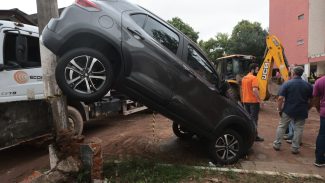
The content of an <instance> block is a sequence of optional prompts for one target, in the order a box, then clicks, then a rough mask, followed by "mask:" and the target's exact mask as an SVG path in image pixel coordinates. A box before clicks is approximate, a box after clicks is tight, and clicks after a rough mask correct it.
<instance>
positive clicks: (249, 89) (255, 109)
mask: <svg viewBox="0 0 325 183" xmlns="http://www.w3.org/2000/svg"><path fill="white" fill-rule="evenodd" d="M258 70H259V67H258V65H257V64H255V63H252V64H250V65H249V71H250V72H249V73H248V74H247V75H246V76H245V77H243V79H242V83H241V86H242V103H243V104H244V107H245V109H246V111H247V112H248V113H249V115H250V116H251V118H252V120H253V121H254V122H255V124H256V126H257V124H258V114H259V111H260V101H261V100H260V97H259V91H258V81H257V77H256V74H257V73H258ZM256 133H257V132H256ZM255 141H264V139H263V138H261V137H260V136H258V133H257V134H256V139H255Z"/></svg>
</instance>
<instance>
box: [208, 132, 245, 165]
mask: <svg viewBox="0 0 325 183" xmlns="http://www.w3.org/2000/svg"><path fill="white" fill-rule="evenodd" d="M208 148H209V154H210V156H211V159H212V162H213V163H215V164H217V163H219V164H221V165H228V164H233V163H236V162H237V161H238V160H239V158H241V157H242V155H243V152H244V149H245V145H244V141H243V138H242V136H240V135H239V134H238V133H237V132H236V131H234V130H231V129H229V130H226V131H224V132H222V133H221V134H220V135H218V136H217V137H216V138H215V139H214V140H212V141H211V142H210V144H209V147H208Z"/></svg>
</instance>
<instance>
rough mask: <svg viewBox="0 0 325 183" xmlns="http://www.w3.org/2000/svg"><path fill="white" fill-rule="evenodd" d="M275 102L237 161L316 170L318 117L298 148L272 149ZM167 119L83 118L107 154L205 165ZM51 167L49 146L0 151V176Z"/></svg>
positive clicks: (255, 166) (11, 177) (7, 178)
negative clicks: (248, 149) (297, 150)
mask: <svg viewBox="0 0 325 183" xmlns="http://www.w3.org/2000/svg"><path fill="white" fill-rule="evenodd" d="M275 109H276V106H275V103H273V102H267V103H265V105H264V107H263V109H262V111H261V113H260V121H259V134H260V135H261V136H262V137H264V138H265V141H264V142H256V143H255V144H254V146H253V148H252V151H251V152H250V154H249V155H248V157H246V159H242V160H240V162H239V163H238V164H236V165H234V166H235V167H238V168H244V169H248V170H268V171H280V172H297V173H308V174H320V175H322V176H323V177H325V171H324V169H320V168H316V167H314V166H313V165H312V163H313V162H314V150H315V139H316V135H317V133H318V128H319V117H318V114H317V112H316V111H315V110H311V111H310V118H309V119H308V120H307V122H306V125H305V131H304V137H303V146H302V148H301V153H300V154H298V155H293V154H291V153H290V145H289V144H287V143H285V142H283V146H282V149H281V151H279V152H276V151H274V150H273V149H272V141H273V140H274V136H275V130H276V126H277V124H278V120H279V117H278V115H277V112H276V110H275ZM171 125H172V123H171V121H170V120H169V119H167V118H165V117H163V116H162V115H159V114H157V115H154V116H153V115H152V114H148V113H138V114H134V115H130V116H115V117H111V118H109V119H105V120H98V121H92V122H89V123H88V124H86V126H85V131H84V134H85V135H86V136H87V138H91V137H99V138H100V139H102V140H103V153H104V156H105V157H106V158H111V159H125V158H131V157H141V158H149V159H158V160H160V161H163V162H165V163H181V164H193V165H204V166H208V165H209V159H208V158H207V153H206V148H205V146H204V143H202V141H200V140H199V139H197V138H194V139H192V140H191V141H182V140H179V139H177V138H176V137H175V136H174V134H173V132H172V129H171ZM48 167H49V159H48V152H47V148H44V147H43V148H39V147H34V146H30V145H20V146H17V147H13V148H10V149H7V150H4V151H1V152H0V180H1V182H17V181H19V180H21V179H22V178H23V177H25V176H26V175H29V174H30V173H31V172H32V171H33V170H45V169H48Z"/></svg>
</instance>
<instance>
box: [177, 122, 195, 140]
mask: <svg viewBox="0 0 325 183" xmlns="http://www.w3.org/2000/svg"><path fill="white" fill-rule="evenodd" d="M173 132H174V134H175V135H176V136H177V137H179V138H181V139H190V138H192V137H193V135H194V133H193V132H191V131H189V130H187V129H186V128H185V127H183V126H181V125H180V124H178V123H175V122H173Z"/></svg>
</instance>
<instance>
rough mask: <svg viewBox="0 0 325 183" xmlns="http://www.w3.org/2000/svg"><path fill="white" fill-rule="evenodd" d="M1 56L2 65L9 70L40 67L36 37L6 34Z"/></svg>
mask: <svg viewBox="0 0 325 183" xmlns="http://www.w3.org/2000/svg"><path fill="white" fill-rule="evenodd" d="M3 54H4V65H5V66H7V68H8V69H9V70H11V69H12V70H13V69H25V68H35V67H40V66H41V57H40V49H39V41H38V37H33V36H27V35H22V34H16V33H6V34H5V38H4V48H3Z"/></svg>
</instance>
